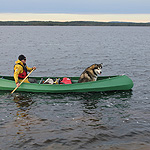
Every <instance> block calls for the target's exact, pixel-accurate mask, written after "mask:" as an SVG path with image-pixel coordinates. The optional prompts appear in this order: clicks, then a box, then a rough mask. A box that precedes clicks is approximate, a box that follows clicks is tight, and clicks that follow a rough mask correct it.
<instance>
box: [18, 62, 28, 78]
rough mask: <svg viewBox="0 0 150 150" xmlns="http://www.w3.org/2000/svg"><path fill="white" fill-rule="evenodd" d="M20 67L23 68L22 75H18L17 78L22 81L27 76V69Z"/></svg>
mask: <svg viewBox="0 0 150 150" xmlns="http://www.w3.org/2000/svg"><path fill="white" fill-rule="evenodd" d="M18 64H19V65H21V64H20V63H18ZM21 66H22V67H23V73H19V74H18V78H19V79H24V78H25V77H26V76H27V68H26V66H23V65H21Z"/></svg>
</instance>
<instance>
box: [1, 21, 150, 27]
mask: <svg viewBox="0 0 150 150" xmlns="http://www.w3.org/2000/svg"><path fill="white" fill-rule="evenodd" d="M0 26H150V22H148V23H135V22H95V21H69V22H68V21H67V22H55V21H0Z"/></svg>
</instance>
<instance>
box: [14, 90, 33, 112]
mask: <svg viewBox="0 0 150 150" xmlns="http://www.w3.org/2000/svg"><path fill="white" fill-rule="evenodd" d="M13 101H14V102H15V103H16V105H17V107H18V108H19V109H20V110H22V111H26V110H29V109H31V107H30V106H31V105H32V104H33V103H34V101H32V99H31V98H30V97H27V96H23V95H21V94H19V93H17V94H15V95H14V98H13Z"/></svg>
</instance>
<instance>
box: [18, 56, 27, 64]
mask: <svg viewBox="0 0 150 150" xmlns="http://www.w3.org/2000/svg"><path fill="white" fill-rule="evenodd" d="M18 59H19V60H20V61H22V62H23V63H26V57H25V56H24V55H19V57H18Z"/></svg>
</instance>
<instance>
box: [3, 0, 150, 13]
mask: <svg viewBox="0 0 150 150" xmlns="http://www.w3.org/2000/svg"><path fill="white" fill-rule="evenodd" d="M149 6H150V1H149V0H142V1H141V0H74V1H71V0H1V5H0V12H1V13H78V14H80V13H82V14H92V13H97V14H100V13H101V14H111V13H112V14H114V13H116V14H117V13H118V14H131V13H134V14H136V13H143V14H144V13H150V9H149Z"/></svg>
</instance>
